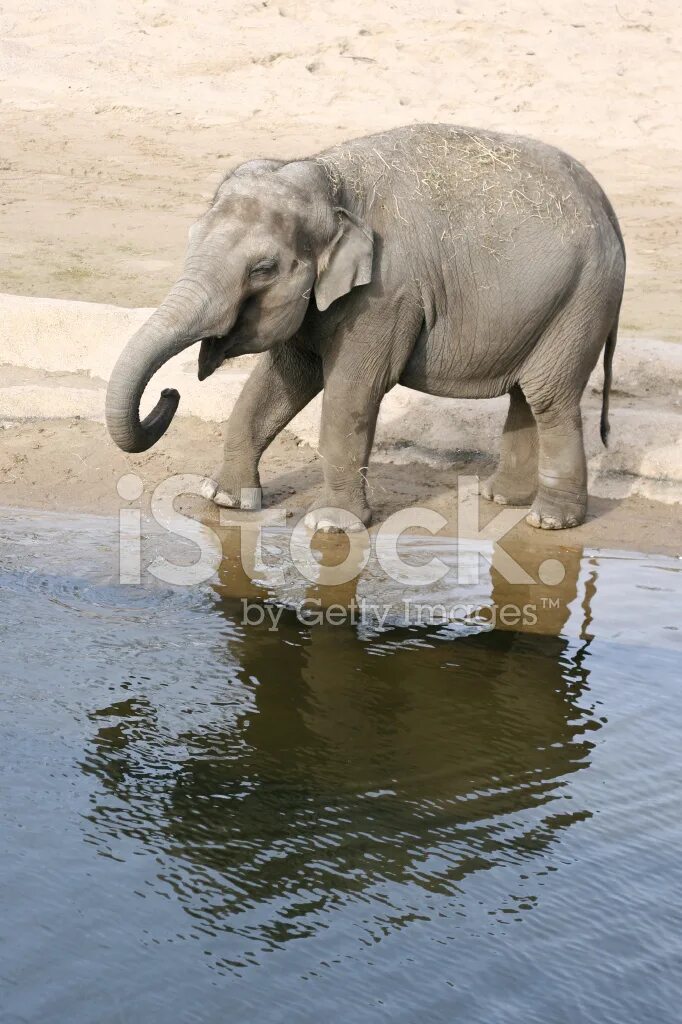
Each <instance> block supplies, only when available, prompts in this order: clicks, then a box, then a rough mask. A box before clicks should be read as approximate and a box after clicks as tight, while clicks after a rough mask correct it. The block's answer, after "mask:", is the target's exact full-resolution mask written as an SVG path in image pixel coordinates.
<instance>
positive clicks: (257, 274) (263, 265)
mask: <svg viewBox="0 0 682 1024" xmlns="http://www.w3.org/2000/svg"><path fill="white" fill-rule="evenodd" d="M276 270H277V260H275V259H262V260H258V263H254V265H253V266H252V267H251V270H250V271H249V276H250V277H253V278H256V280H258V279H259V278H261V279H264V278H266V277H272V275H273V274H274V273H275V271H276Z"/></svg>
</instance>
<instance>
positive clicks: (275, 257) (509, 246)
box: [106, 124, 625, 532]
mask: <svg viewBox="0 0 682 1024" xmlns="http://www.w3.org/2000/svg"><path fill="white" fill-rule="evenodd" d="M624 277H625V247H624V243H623V237H622V234H621V230H620V227H619V224H618V221H617V219H616V215H615V213H614V211H613V208H612V206H611V204H610V202H609V200H608V199H607V197H606V195H605V194H604V192H603V191H602V189H601V187H600V186H599V184H598V183H597V182H596V180H595V179H594V178H593V177H592V175H591V174H590V173H589V172H588V171H587V170H586V168H585V167H584V166H582V164H580V163H578V162H577V161H576V160H574V159H572V158H571V157H570V156H568V155H567V154H566V153H564V152H562V151H561V150H559V149H557V148H555V147H553V146H550V145H547V144H544V143H542V142H539V141H536V140H532V139H529V138H525V137H521V136H516V135H507V134H501V133H497V132H492V131H480V130H478V129H470V128H464V127H456V126H451V125H441V124H418V125H411V126H407V127H403V128H396V129H393V130H390V131H385V132H380V133H378V134H375V135H371V136H368V137H365V138H360V139H357V140H354V141H352V142H347V143H344V144H342V145H339V146H337V147H334V148H331V149H328V150H326V151H324V152H323V153H321V154H318V155H317V156H313V157H310V158H304V159H293V160H288V161H286V160H268V159H258V160H250V161H248V162H246V163H243V164H241V165H240V166H238V167H236V169H234V170H233V171H231V173H228V174H227V176H226V177H225V178H224V180H223V181H222V182H221V184H220V185H219V187H218V189H217V191H216V193H215V196H214V198H213V200H212V202H211V204H210V207H209V209H208V210H207V212H206V213H205V214H204V215H203V216H202V217H201V218H200V219H199V220H198V221H197V223H196V224H194V225H193V226H192V227H191V228H190V232H189V242H188V251H187V255H186V260H185V265H184V270H183V273H182V275H181V277H180V279H179V280H178V281H177V283H176V284H175V285H174V286H173V288H172V289H171V291H170V293H169V294H168V296H167V297H166V299H165V300H164V301H163V303H162V304H161V306H159V308H158V309H157V310H156V311H155V312H154V313H153V314H152V316H151V317H150V319H149V320H148V321H147V322H146V323H145V324H144V325H143V326H142V327H141V328H140V330H139V331H138V332H137V333H136V334H135V335H134V337H133V338H132V339H131V340H130V341H129V343H128V344H127V346H126V347H125V348H124V350H123V352H122V353H121V355H120V357H119V359H118V361H117V363H116V365H115V367H114V370H113V372H112V375H111V378H110V381H109V385H108V390H107V399H106V422H107V426H108V430H109V433H110V435H111V437H112V439H113V440H114V442H115V443H116V444H117V445H118V446H119V447H120V448H122V449H123V450H124V451H127V452H141V451H144V450H146V449H147V448H149V447H151V446H152V445H153V444H155V443H156V442H157V441H158V440H159V438H160V437H161V436H162V435H163V433H164V432H165V431H166V429H167V428H168V425H169V424H170V421H171V420H172V418H173V416H174V414H175V411H176V409H177V406H178V402H179V397H180V396H179V394H178V392H177V391H176V390H174V389H166V390H164V391H163V392H162V394H161V397H160V399H159V401H158V403H157V405H156V406H155V408H154V409H153V411H152V412H151V413H150V414H149V415H148V416H147V417H146V418H145V419H144V420H142V421H140V414H139V405H140V399H141V397H142V394H143V392H144V389H145V388H146V386H147V384H148V383H149V381H150V379H151V377H152V375H153V374H154V373H155V372H156V371H157V370H158V369H159V367H160V366H161V365H162V364H163V363H165V362H166V361H167V360H168V359H170V358H171V357H172V356H174V355H175V354H177V353H179V352H181V351H183V350H184V349H186V348H187V347H189V346H190V345H194V344H195V343H200V348H199V355H198V376H199V379H200V380H205V379H206V378H207V377H209V376H210V375H211V374H212V373H214V371H215V370H217V369H218V367H219V366H221V365H222V363H223V362H224V361H225V360H226V359H230V358H232V357H234V356H238V355H242V354H244V353H262V354H261V356H260V358H259V360H258V362H257V365H256V367H255V368H254V370H253V371H252V373H251V375H250V377H249V379H248V380H247V382H246V384H245V386H244V388H243V390H242V392H241V394H240V396H239V398H238V400H237V402H236V404H235V406H234V409H233V411H232V413H231V415H230V417H229V419H228V421H227V425H226V435H225V444H224V456H223V460H222V462H221V464H220V465H219V466H218V468H217V469H215V470H214V471H213V472H211V473H209V474H208V475H207V477H206V478H205V480H204V484H203V487H202V493H203V494H204V495H205V497H207V498H209V499H211V500H212V501H213V502H215V503H216V504H217V505H220V506H226V507H239V506H240V504H241V507H242V508H244V507H249V506H250V504H251V502H252V501H253V496H254V495H257V496H258V498H259V496H260V478H259V474H258V464H259V460H260V457H261V455H262V453H263V451H264V450H265V449H266V447H267V446H268V445H269V444H270V443H271V442H272V441H273V439H274V438H275V437H276V436H277V434H279V433H280V431H282V430H283V429H284V428H285V427H286V426H287V424H288V423H289V422H290V421H291V420H292V419H293V417H294V416H295V415H296V414H297V413H298V412H299V411H300V410H301V409H303V408H304V406H306V405H307V404H308V402H310V401H311V399H312V398H313V397H314V396H315V395H317V394H318V392H320V391H323V398H322V420H321V428H320V443H319V450H320V455H321V457H322V463H323V470H324V489H323V494H322V495H321V497H320V499H319V500H318V501H317V502H316V503H315V507H314V508H313V509H312V510H311V511H310V512H309V513H308V515H307V516H306V520H305V522H306V524H307V525H308V526H309V527H310V528H311V529H313V530H315V529H319V530H323V531H331V532H334V531H337V532H338V531H343V530H351V529H362V528H363V527H364V526H366V525H368V524H369V523H370V521H371V510H370V507H369V504H368V501H367V494H366V470H367V466H368V462H369V457H370V452H371V449H372V446H373V442H374V433H375V427H376V422H377V416H378V413H379V407H380V404H381V401H382V398H383V396H384V395H385V394H386V393H387V392H388V391H389V390H390V389H391V388H393V387H394V386H395V385H396V384H401V385H403V386H405V387H407V388H412V389H414V390H416V391H420V392H425V393H427V394H430V395H436V396H443V397H454V398H492V397H496V396H501V395H505V394H508V395H509V399H510V402H509V410H508V414H507V419H506V423H505V426H504V430H503V435H502V440H501V445H500V458H499V465H498V468H497V470H496V472H495V473H494V474H493V476H492V477H491V478H489V479H488V480H487V481H485V482H484V484H483V485H482V493H483V494H484V496H485V497H487V498H489V499H491V500H493V501H495V502H498V503H499V504H502V505H504V504H511V505H519V506H525V505H529V506H530V511H529V513H528V515H527V520H528V522H529V523H530V524H531V525H532V526H535V527H541V528H544V529H563V528H567V527H573V526H577V525H579V524H580V523H581V522H583V520H584V517H585V513H586V505H587V467H586V459H585V451H584V446H583V436H582V421H581V412H580V401H581V396H582V393H583V391H584V389H585V386H586V384H587V380H588V378H589V376H590V373H591V372H592V370H593V368H594V366H595V364H596V362H597V359H598V357H599V354H600V352H601V351H602V349H603V350H604V390H603V399H602V415H601V437H602V440H603V442H604V444H606V443H607V437H608V431H609V420H608V400H609V391H610V386H611V376H612V361H613V354H614V348H615V344H616V335H617V327H618V316H619V311H620V305H621V299H622V294H623V284H624ZM251 507H253V506H251Z"/></svg>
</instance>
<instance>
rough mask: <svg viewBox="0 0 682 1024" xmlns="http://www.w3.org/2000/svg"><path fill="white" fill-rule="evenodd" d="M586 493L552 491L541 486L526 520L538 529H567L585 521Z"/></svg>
mask: <svg viewBox="0 0 682 1024" xmlns="http://www.w3.org/2000/svg"><path fill="white" fill-rule="evenodd" d="M586 511H587V495H585V496H583V495H580V494H575V495H571V494H568V493H567V492H565V491H561V492H560V493H558V494H557V493H556V492H553V491H551V490H549V488H546V487H541V488H540V490H539V491H538V495H537V497H536V499H535V501H534V502H533V505H532V507H531V510H530V512H529V513H528V515H527V516H526V522H527V523H529V524H530V525H531V526H534V527H536V529H540V530H568V529H571V528H572V527H574V526H580V524H581V523H583V522H584V521H585V513H586Z"/></svg>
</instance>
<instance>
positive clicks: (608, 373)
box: [599, 316, 618, 448]
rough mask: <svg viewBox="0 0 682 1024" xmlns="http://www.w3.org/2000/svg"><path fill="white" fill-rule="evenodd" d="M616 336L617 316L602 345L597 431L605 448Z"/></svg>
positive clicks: (607, 442)
mask: <svg viewBox="0 0 682 1024" xmlns="http://www.w3.org/2000/svg"><path fill="white" fill-rule="evenodd" d="M617 337H618V317H617V316H616V319H615V321H614V323H613V327H612V328H611V330H610V331H609V334H608V337H607V339H606V345H605V346H604V390H603V391H602V399H601V422H600V424H599V433H600V434H601V439H602V443H603V445H604V447H605V448H608V446H609V430H610V429H611V428H610V426H609V395H610V394H611V379H612V376H613V374H612V367H613V353H614V352H615V350H616V338H617Z"/></svg>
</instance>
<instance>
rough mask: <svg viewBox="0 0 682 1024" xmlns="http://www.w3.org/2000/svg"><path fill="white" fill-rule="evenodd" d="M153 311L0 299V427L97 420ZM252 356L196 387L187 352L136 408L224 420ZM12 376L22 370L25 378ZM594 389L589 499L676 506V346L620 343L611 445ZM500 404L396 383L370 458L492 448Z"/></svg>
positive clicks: (308, 425) (305, 436)
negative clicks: (161, 404) (116, 368)
mask: <svg viewBox="0 0 682 1024" xmlns="http://www.w3.org/2000/svg"><path fill="white" fill-rule="evenodd" d="M150 312H151V310H148V309H123V308H119V307H116V306H104V305H97V304H93V303H86V302H67V301H62V300H57V299H35V298H30V297H25V296H18V295H0V323H2V330H1V334H0V420H1V419H5V420H18V419H32V418H37V419H41V418H51V417H74V416H81V417H83V418H87V419H94V420H101V419H102V418H103V409H104V392H105V388H106V382H107V380H108V378H109V374H110V372H111V369H112V367H113V365H114V363H115V361H116V359H117V357H118V354H119V352H120V351H121V349H122V348H123V346H124V345H125V343H126V342H127V341H128V339H129V337H130V336H131V335H132V334H133V333H134V332H135V331H136V330H137V328H138V327H139V326H140V324H142V323H143V322H144V320H145V319H146V318H147V317H148V316H149V314H150ZM256 358H257V357H254V356H246V357H243V358H241V359H237V360H234V361H233V362H232V363H230V364H228V365H227V366H225V367H224V368H223V369H222V370H220V371H219V372H218V373H216V374H215V375H214V376H213V377H211V378H210V379H209V380H208V381H206V382H205V383H203V384H201V383H200V382H199V381H198V379H197V376H196V352H195V351H192V350H188V351H187V352H184V353H182V354H181V355H179V356H177V357H176V358H175V359H173V360H171V361H170V362H169V363H168V364H167V365H166V366H165V367H163V368H162V370H161V371H160V372H159V373H158V374H157V375H156V377H155V378H154V380H153V381H152V383H151V385H150V387H149V388H148V389H147V390H148V393H147V395H146V396H145V399H144V402H143V413H144V412H146V411H147V409H150V408H151V407H152V406H153V405H154V403H155V401H156V399H157V397H158V394H159V392H160V390H161V388H163V387H170V386H173V387H177V388H178V390H179V391H180V394H181V396H182V397H181V403H180V409H179V413H178V415H186V416H187V415H191V416H197V417H199V418H200V419H203V420H208V421H218V422H222V421H223V420H225V419H226V418H227V416H228V415H229V412H230V410H231V408H232V406H233V404H234V402H235V401H236V399H237V397H238V395H239V393H240V391H241V388H242V386H243V383H244V381H245V379H246V377H247V376H248V374H249V372H250V370H251V368H252V366H253V364H254V362H255V360H256ZM19 371H26V372H25V373H24V374H23V376H22V373H20V372H19ZM29 371H31V372H29ZM601 386H602V371H601V367H599V368H597V369H596V370H595V372H594V374H593V377H592V379H591V381H590V384H589V386H588V389H587V391H586V394H585V399H584V403H583V408H584V417H585V442H586V447H587V454H588V459H589V470H590V488H591V491H592V493H594V494H597V495H601V496H604V497H623V496H625V495H627V494H640V495H642V496H644V497H648V498H655V499H657V500H662V501H666V502H679V501H682V345H677V344H675V343H672V342H662V341H656V340H653V339H644V338H637V339H634V338H624V337H621V338H619V341H618V349H617V352H616V357H615V363H614V390H613V392H612V400H611V442H610V447H609V448H608V449H604V448H603V447H602V445H601V442H600V440H599V410H600V406H601ZM506 407H507V399H506V398H499V399H492V400H486V401H463V400H459V399H443V398H432V397H430V396H428V395H421V394H418V393H417V392H414V391H409V390H408V389H406V388H401V387H396V388H395V389H394V390H393V391H392V392H391V393H390V394H389V395H387V396H386V398H385V399H384V402H383V404H382V407H381V415H380V418H379V427H378V431H377V440H376V453H375V457H376V458H380V459H384V460H390V461H395V462H409V461H415V460H416V461H424V460H426V461H433V462H435V463H437V462H442V461H443V460H447V459H448V458H452V454H453V453H454V452H462V451H468V452H491V451H496V450H497V444H498V440H499V435H500V432H501V429H502V424H503V422H504V416H505V412H506ZM319 416H320V400H319V398H318V399H316V400H315V401H314V402H312V403H311V404H310V405H309V406H308V407H307V408H306V409H305V410H304V411H303V412H302V413H301V414H300V415H299V416H297V417H296V419H295V420H294V421H293V422H292V424H291V427H290V429H291V430H292V431H293V432H294V433H295V434H296V435H297V436H298V437H299V438H301V439H302V440H304V441H306V442H307V443H309V444H311V445H312V446H313V447H316V446H317V437H318V427H319ZM170 429H171V430H172V427H171V428H170Z"/></svg>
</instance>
